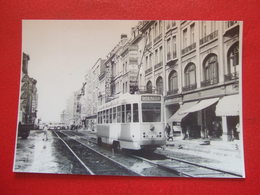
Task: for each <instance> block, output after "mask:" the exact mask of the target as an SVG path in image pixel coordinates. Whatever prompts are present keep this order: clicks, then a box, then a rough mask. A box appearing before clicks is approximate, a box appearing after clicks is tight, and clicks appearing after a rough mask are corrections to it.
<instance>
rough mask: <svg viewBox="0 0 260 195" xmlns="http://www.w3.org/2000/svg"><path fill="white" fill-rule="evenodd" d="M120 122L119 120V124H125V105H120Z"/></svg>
mask: <svg viewBox="0 0 260 195" xmlns="http://www.w3.org/2000/svg"><path fill="white" fill-rule="evenodd" d="M121 116H122V120H121V122H122V123H125V105H122V115H121Z"/></svg>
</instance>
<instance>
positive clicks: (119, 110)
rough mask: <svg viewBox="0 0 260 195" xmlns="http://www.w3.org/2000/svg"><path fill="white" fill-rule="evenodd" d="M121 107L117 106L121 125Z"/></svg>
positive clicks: (118, 120)
mask: <svg viewBox="0 0 260 195" xmlns="http://www.w3.org/2000/svg"><path fill="white" fill-rule="evenodd" d="M121 114H122V113H121V106H117V122H118V123H121Z"/></svg>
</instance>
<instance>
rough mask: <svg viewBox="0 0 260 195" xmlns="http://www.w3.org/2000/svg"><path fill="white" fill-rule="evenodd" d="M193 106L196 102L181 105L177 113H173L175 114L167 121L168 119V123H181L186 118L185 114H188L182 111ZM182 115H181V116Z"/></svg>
mask: <svg viewBox="0 0 260 195" xmlns="http://www.w3.org/2000/svg"><path fill="white" fill-rule="evenodd" d="M195 104H197V102H196V101H195V102H188V103H185V104H183V105H182V106H181V107H180V109H179V110H177V112H175V114H173V115H172V116H171V117H170V118H169V119H168V121H167V122H168V123H172V122H181V120H182V119H183V118H184V117H185V116H187V114H189V113H182V112H183V111H184V110H186V109H188V108H191V107H192V106H194V105H195ZM181 113H182V114H181Z"/></svg>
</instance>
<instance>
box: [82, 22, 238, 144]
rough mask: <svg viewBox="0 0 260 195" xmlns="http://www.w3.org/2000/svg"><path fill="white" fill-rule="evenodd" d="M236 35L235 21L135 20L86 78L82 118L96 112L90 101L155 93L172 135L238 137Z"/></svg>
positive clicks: (223, 138) (236, 26)
mask: <svg viewBox="0 0 260 195" xmlns="http://www.w3.org/2000/svg"><path fill="white" fill-rule="evenodd" d="M241 33H242V23H241V22H239V21H160V20H158V21H140V22H139V23H138V24H137V25H136V26H134V27H133V28H132V34H131V37H129V38H128V37H127V36H126V35H123V34H122V35H121V40H120V41H119V43H118V44H117V45H116V46H115V47H114V48H113V50H112V51H111V52H110V53H109V54H108V56H107V58H106V59H105V60H101V59H100V60H98V62H97V64H98V65H97V64H95V65H94V66H93V67H95V68H93V69H92V70H90V73H88V74H87V75H88V76H86V83H87V86H88V87H86V94H88V99H87V103H86V104H88V103H90V104H91V105H92V107H91V105H90V106H89V107H87V109H86V111H87V113H88V114H87V115H95V114H96V108H97V106H96V107H95V106H94V107H95V109H94V108H93V102H95V104H94V105H101V104H104V103H106V102H108V101H110V100H112V99H114V98H116V97H118V96H119V95H120V94H124V93H137V92H139V93H140V92H144V93H157V94H162V96H163V97H164V105H165V106H164V122H165V123H169V124H171V127H172V129H173V130H174V131H176V132H178V131H179V130H180V129H181V128H180V127H182V129H186V131H187V132H182V133H185V134H186V133H188V135H189V138H200V137H209V136H210V137H212V138H216V139H222V140H231V139H234V138H236V139H240V137H239V132H236V131H239V128H238V126H239V121H240V118H239V116H240V115H241V114H242V113H241V112H240V110H241V109H240V108H241V101H240V99H241V93H240V91H241V89H240V86H241V82H240V80H241V79H240V77H241V72H240V71H241V61H242V59H241V48H242V47H241ZM94 70H98V71H96V72H95V71H94ZM93 72H95V74H93ZM91 75H92V76H91ZM92 93H93V94H94V95H91V94H92ZM97 100H98V103H97V102H96V101H97ZM184 126H185V128H183V127H184Z"/></svg>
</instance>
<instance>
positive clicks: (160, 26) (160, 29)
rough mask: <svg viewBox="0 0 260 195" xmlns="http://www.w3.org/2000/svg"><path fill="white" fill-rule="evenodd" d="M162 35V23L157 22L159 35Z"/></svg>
mask: <svg viewBox="0 0 260 195" xmlns="http://www.w3.org/2000/svg"><path fill="white" fill-rule="evenodd" d="M161 33H162V21H161V20H159V35H160V34H161Z"/></svg>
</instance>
